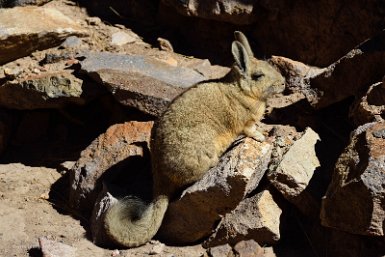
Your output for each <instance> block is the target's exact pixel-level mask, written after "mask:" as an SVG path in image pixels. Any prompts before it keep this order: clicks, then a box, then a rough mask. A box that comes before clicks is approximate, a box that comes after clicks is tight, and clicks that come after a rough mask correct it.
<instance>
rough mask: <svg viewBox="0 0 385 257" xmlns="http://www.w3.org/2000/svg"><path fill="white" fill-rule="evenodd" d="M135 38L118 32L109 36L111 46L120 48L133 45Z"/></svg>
mask: <svg viewBox="0 0 385 257" xmlns="http://www.w3.org/2000/svg"><path fill="white" fill-rule="evenodd" d="M135 41H136V38H135V37H133V36H131V35H130V34H128V33H126V32H123V31H118V32H115V33H114V34H112V35H111V45H115V46H122V45H125V44H129V43H134V42H135Z"/></svg>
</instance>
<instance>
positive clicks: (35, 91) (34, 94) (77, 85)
mask: <svg viewBox="0 0 385 257" xmlns="http://www.w3.org/2000/svg"><path fill="white" fill-rule="evenodd" d="M82 83H83V82H82V80H80V79H78V78H76V77H75V76H74V75H72V74H71V73H70V72H68V71H61V72H55V73H51V72H45V73H41V74H39V75H31V76H29V77H27V78H23V79H17V80H11V81H7V82H5V83H4V84H3V85H1V86H0V105H1V106H4V107H7V108H10V109H19V110H32V109H41V108H61V107H64V106H66V105H68V104H83V103H84V99H82V98H81V94H82V93H83V91H82Z"/></svg>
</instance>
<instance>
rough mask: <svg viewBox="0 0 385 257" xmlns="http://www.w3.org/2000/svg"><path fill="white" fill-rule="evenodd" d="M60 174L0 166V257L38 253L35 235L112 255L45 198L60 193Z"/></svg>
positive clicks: (170, 252) (173, 252) (82, 252)
mask: <svg viewBox="0 0 385 257" xmlns="http://www.w3.org/2000/svg"><path fill="white" fill-rule="evenodd" d="M61 177H62V175H61V174H60V173H59V172H58V171H57V170H55V169H52V168H45V167H30V166H26V165H23V164H21V163H11V164H3V165H0V199H1V200H0V228H1V232H0V256H4V257H8V256H33V257H37V256H42V255H41V252H40V249H39V248H40V247H39V242H38V238H39V237H46V238H47V239H50V240H54V241H57V242H62V243H64V244H67V245H70V246H72V247H74V248H75V249H76V255H77V256H113V255H114V253H115V252H114V249H103V248H100V247H98V246H96V245H94V244H93V243H92V242H91V241H90V240H89V238H88V237H87V235H86V230H85V229H84V227H83V226H82V225H81V224H80V223H81V221H79V220H77V219H74V218H73V217H71V216H70V215H68V213H67V214H65V212H63V211H62V210H63V207H64V206H55V204H53V203H52V201H51V200H50V199H49V198H50V195H51V198H52V194H54V195H59V196H60V195H63V194H62V192H55V187H52V185H53V184H54V183H55V182H56V181H58V180H59V179H60V178H61ZM154 245H156V243H155V244H154ZM154 245H153V244H151V243H149V244H147V245H145V246H143V247H139V248H136V249H131V250H124V251H120V254H119V255H117V256H147V255H149V253H150V252H151V251H152V248H153V246H154ZM204 253H205V250H204V249H203V248H202V247H201V246H191V247H183V248H180V247H179V248H176V247H166V248H165V249H164V251H163V253H162V254H159V255H157V256H204Z"/></svg>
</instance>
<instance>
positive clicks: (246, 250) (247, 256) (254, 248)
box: [234, 239, 264, 257]
mask: <svg viewBox="0 0 385 257" xmlns="http://www.w3.org/2000/svg"><path fill="white" fill-rule="evenodd" d="M234 251H235V252H236V253H237V256H239V257H262V256H263V253H264V251H263V249H262V247H261V246H260V245H259V244H258V243H257V242H255V241H254V240H252V239H251V240H247V241H241V242H239V243H237V244H236V245H235V246H234Z"/></svg>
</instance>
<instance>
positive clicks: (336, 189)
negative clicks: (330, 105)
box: [321, 122, 385, 236]
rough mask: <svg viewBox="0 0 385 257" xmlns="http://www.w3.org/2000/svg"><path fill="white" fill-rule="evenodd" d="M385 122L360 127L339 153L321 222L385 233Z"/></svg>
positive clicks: (358, 231)
mask: <svg viewBox="0 0 385 257" xmlns="http://www.w3.org/2000/svg"><path fill="white" fill-rule="evenodd" d="M384 149H385V122H377V123H376V122H374V123H368V124H365V125H363V126H360V127H358V128H357V129H356V130H355V131H354V132H353V133H352V136H351V141H350V144H349V145H348V146H347V147H346V149H345V150H344V152H343V153H342V154H341V156H340V157H339V159H338V161H337V163H336V166H335V170H334V174H333V178H332V182H331V183H330V185H329V188H328V190H327V193H326V195H325V196H324V198H323V200H322V209H321V222H322V225H324V226H327V227H332V228H335V229H338V230H342V231H346V232H349V233H353V234H360V235H370V236H383V235H384V229H383V224H384V220H385V207H384V204H383V201H384V198H385V193H384V192H385V188H384V185H385V166H384V163H385V151H384Z"/></svg>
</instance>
